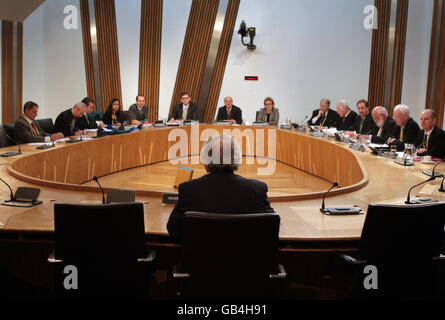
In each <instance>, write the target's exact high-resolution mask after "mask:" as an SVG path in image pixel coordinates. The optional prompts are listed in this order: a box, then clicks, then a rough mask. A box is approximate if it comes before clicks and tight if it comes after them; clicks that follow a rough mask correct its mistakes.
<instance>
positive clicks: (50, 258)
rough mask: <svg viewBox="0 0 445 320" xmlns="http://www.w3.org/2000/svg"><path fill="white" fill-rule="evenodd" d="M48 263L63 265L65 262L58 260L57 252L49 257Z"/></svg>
mask: <svg viewBox="0 0 445 320" xmlns="http://www.w3.org/2000/svg"><path fill="white" fill-rule="evenodd" d="M47 261H48V263H62V262H63V260H57V259H56V252H55V251H53V252H51V254H50V255H49V257H48V260H47Z"/></svg>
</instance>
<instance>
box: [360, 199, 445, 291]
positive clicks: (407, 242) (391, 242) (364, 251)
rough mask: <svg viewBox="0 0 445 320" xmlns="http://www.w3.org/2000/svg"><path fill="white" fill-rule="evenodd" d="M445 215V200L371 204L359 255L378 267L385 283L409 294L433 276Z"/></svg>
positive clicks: (384, 284)
mask: <svg viewBox="0 0 445 320" xmlns="http://www.w3.org/2000/svg"><path fill="white" fill-rule="evenodd" d="M444 217H445V203H435V204H424V205H377V204H375V205H370V206H369V208H368V213H367V216H366V220H365V224H364V227H363V231H362V236H361V239H360V245H359V257H360V259H363V260H366V261H367V262H368V264H369V265H374V266H376V267H377V270H378V274H379V279H380V280H381V281H380V283H381V284H382V286H386V288H390V289H397V290H399V291H401V292H402V293H406V294H409V293H408V291H411V292H412V291H414V289H415V288H416V287H418V285H427V284H428V282H430V281H431V280H432V279H431V277H432V276H433V270H434V264H433V258H434V257H437V256H439V254H440V248H441V242H442V237H443V234H444ZM383 289H384V288H383ZM419 292H420V291H419Z"/></svg>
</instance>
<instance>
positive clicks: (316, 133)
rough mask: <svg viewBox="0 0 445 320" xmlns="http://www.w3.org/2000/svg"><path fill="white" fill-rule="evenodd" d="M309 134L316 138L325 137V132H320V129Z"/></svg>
mask: <svg viewBox="0 0 445 320" xmlns="http://www.w3.org/2000/svg"><path fill="white" fill-rule="evenodd" d="M311 136H312V137H317V138H324V137H326V133H324V132H320V131H314V132H312V133H311Z"/></svg>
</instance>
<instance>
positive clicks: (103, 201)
mask: <svg viewBox="0 0 445 320" xmlns="http://www.w3.org/2000/svg"><path fill="white" fill-rule="evenodd" d="M93 180H94V181H96V183H97V184H98V185H99V188H100V190H101V191H102V204H105V192H104V189H102V186H101V185H100V183H99V179H98V178H97V177H93Z"/></svg>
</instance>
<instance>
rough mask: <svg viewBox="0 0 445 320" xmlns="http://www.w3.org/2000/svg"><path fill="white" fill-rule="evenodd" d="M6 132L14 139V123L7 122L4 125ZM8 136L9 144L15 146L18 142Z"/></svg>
mask: <svg viewBox="0 0 445 320" xmlns="http://www.w3.org/2000/svg"><path fill="white" fill-rule="evenodd" d="M4 129H5V132H6V134H7V135H8V136H9V137H11V138H13V139H14V124H5V126H4ZM9 137H7V139H8V146H15V145H16V144H17V143H15V142H14V141H12V140H11V138H9Z"/></svg>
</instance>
